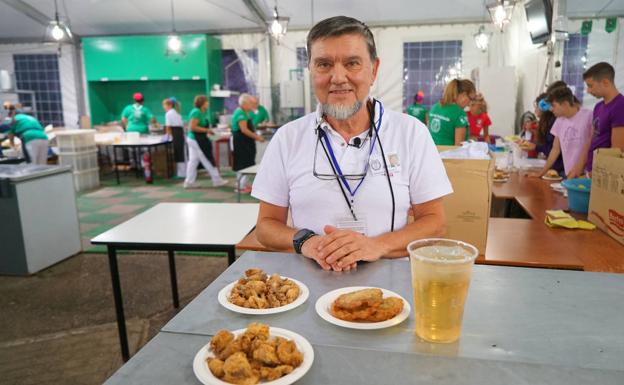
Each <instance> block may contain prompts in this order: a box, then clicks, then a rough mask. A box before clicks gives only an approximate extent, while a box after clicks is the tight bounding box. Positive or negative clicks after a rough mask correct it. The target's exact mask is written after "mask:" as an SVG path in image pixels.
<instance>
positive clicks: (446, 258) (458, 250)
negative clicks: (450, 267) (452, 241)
mask: <svg viewBox="0 0 624 385" xmlns="http://www.w3.org/2000/svg"><path fill="white" fill-rule="evenodd" d="M411 254H412V255H413V256H414V257H416V258H419V259H422V260H430V261H432V262H447V263H463V262H469V261H472V260H473V259H474V258H473V254H472V253H470V252H469V251H468V250H466V249H465V248H463V247H460V246H442V245H434V246H423V247H420V248H418V249H416V250H412V251H411Z"/></svg>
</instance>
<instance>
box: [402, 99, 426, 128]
mask: <svg viewBox="0 0 624 385" xmlns="http://www.w3.org/2000/svg"><path fill="white" fill-rule="evenodd" d="M424 99H425V93H424V92H422V91H418V92H417V93H416V95H414V104H412V105H410V106H409V107H407V111H406V112H407V114H408V115H411V116H413V117H415V118H416V119H418V120H420V121H421V122H423V124H425V125H426V124H427V113H428V111H427V107H425V106H424V105H423V104H422V103H423V100H424Z"/></svg>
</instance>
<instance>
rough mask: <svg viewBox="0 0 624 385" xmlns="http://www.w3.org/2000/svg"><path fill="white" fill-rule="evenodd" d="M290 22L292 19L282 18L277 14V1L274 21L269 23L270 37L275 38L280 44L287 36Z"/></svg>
mask: <svg viewBox="0 0 624 385" xmlns="http://www.w3.org/2000/svg"><path fill="white" fill-rule="evenodd" d="M289 21H290V17H286V16H280V15H279V13H278V12H277V1H276V2H275V8H274V9H273V20H272V21H271V22H270V23H269V25H268V28H269V35H271V36H273V38H274V39H275V40H276V41H277V44H279V43H280V40H281V39H282V38H283V37H284V35H286V30H288V22H289Z"/></svg>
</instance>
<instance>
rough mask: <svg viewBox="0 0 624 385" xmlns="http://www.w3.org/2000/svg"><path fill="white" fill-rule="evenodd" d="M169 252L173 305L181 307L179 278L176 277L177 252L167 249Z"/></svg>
mask: <svg viewBox="0 0 624 385" xmlns="http://www.w3.org/2000/svg"><path fill="white" fill-rule="evenodd" d="M167 252H168V253H169V275H170V276H171V295H172V296H173V307H175V308H176V309H177V308H179V307H180V300H179V298H178V279H177V277H176V265H175V254H174V251H173V250H167Z"/></svg>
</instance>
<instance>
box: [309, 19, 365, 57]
mask: <svg viewBox="0 0 624 385" xmlns="http://www.w3.org/2000/svg"><path fill="white" fill-rule="evenodd" d="M349 34H355V35H360V36H362V37H363V38H364V40H366V46H367V48H368V54H369V55H370V59H371V61H375V60H376V59H377V47H376V46H375V38H374V37H373V33H372V32H371V30H370V29H369V28H368V27H367V26H366V24H364V23H362V22H361V21H359V20H357V19H354V18H352V17H348V16H334V17H330V18H329V19H325V20H321V21H319V22H318V23H316V25H315V26H314V27H312V29H311V30H310V32H309V33H308V38H307V42H306V49H307V51H308V62H310V55H311V52H312V44H313V43H314V42H315V41H317V40H320V39H325V38H328V37H337V36H342V35H349Z"/></svg>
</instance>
